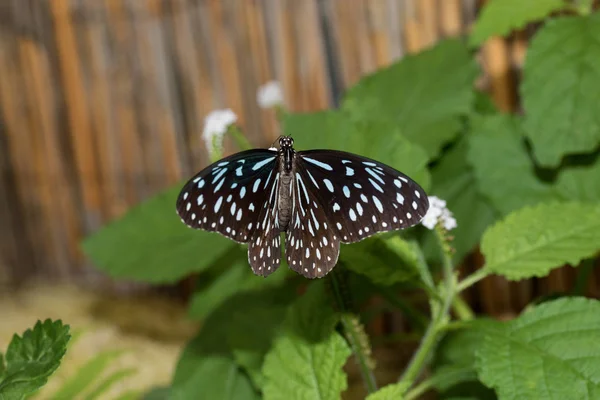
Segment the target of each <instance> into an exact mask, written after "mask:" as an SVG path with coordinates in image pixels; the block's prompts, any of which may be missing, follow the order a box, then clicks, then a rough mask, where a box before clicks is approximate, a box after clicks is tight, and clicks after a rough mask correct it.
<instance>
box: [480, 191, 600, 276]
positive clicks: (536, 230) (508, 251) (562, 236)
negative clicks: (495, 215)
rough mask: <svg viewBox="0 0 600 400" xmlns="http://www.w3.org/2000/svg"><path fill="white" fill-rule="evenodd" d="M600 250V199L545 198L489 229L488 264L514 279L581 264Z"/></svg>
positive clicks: (485, 248) (484, 247) (491, 269)
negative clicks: (597, 201)
mask: <svg viewBox="0 0 600 400" xmlns="http://www.w3.org/2000/svg"><path fill="white" fill-rule="evenodd" d="M598 250H600V204H588V203H576V202H568V203H542V204H539V205H537V206H534V207H525V208H523V209H521V210H518V211H515V212H513V213H511V214H509V215H508V217H506V218H505V219H504V220H502V221H500V222H498V223H497V224H495V225H494V226H492V227H491V228H490V229H488V230H487V231H486V232H485V234H484V235H483V240H482V242H481V251H482V253H483V254H484V256H485V262H486V263H485V266H484V268H485V269H486V270H488V271H489V272H491V273H495V274H499V275H503V276H505V277H507V278H508V279H511V280H518V279H523V278H530V277H533V276H545V275H546V274H548V272H550V270H551V269H552V268H555V267H559V266H561V265H562V264H565V263H568V264H571V265H573V266H576V265H577V264H578V263H579V262H580V261H581V260H582V259H584V258H587V257H591V256H593V255H594V254H596V252H598Z"/></svg>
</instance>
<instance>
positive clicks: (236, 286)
mask: <svg viewBox="0 0 600 400" xmlns="http://www.w3.org/2000/svg"><path fill="white" fill-rule="evenodd" d="M247 254H248V253H247V250H246V249H245V248H241V247H240V246H237V245H233V246H232V247H231V250H230V251H229V252H228V254H226V255H225V256H224V257H222V258H221V259H220V260H219V262H218V263H216V264H217V267H218V269H220V270H222V269H223V266H222V265H229V266H228V267H227V268H226V269H225V270H224V271H219V272H220V273H219V274H218V275H217V276H216V277H215V278H214V279H213V280H209V279H206V280H202V282H201V286H199V287H198V288H197V289H196V291H195V292H194V294H193V295H192V298H191V301H190V306H189V310H188V315H189V316H190V317H191V318H194V319H203V318H206V317H207V316H208V315H209V314H210V313H211V312H212V311H214V310H215V309H216V308H217V307H219V306H220V305H221V304H222V303H223V302H224V301H225V300H227V299H228V298H230V297H231V296H233V295H235V294H239V293H242V292H246V291H250V290H260V289H262V288H264V287H275V286H277V285H281V284H282V283H283V281H284V280H285V278H286V276H288V271H289V269H287V268H286V267H285V266H284V265H281V266H280V267H279V270H277V271H275V272H274V273H273V274H271V275H269V277H268V279H265V278H263V277H260V276H257V275H255V274H254V273H253V272H252V270H251V268H250V266H249V265H248V255H247Z"/></svg>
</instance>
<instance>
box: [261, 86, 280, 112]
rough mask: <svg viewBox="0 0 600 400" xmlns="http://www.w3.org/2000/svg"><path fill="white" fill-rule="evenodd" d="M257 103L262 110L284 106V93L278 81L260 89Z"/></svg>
mask: <svg viewBox="0 0 600 400" xmlns="http://www.w3.org/2000/svg"><path fill="white" fill-rule="evenodd" d="M256 101H257V102H258V105H259V106H260V108H271V107H275V106H278V105H281V104H283V91H282V90H281V85H280V84H279V82H277V81H270V82H267V83H265V84H264V85H262V86H261V87H259V88H258V92H257V93H256Z"/></svg>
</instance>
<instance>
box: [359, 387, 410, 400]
mask: <svg viewBox="0 0 600 400" xmlns="http://www.w3.org/2000/svg"><path fill="white" fill-rule="evenodd" d="M408 386H409V385H408V384H405V383H393V384H391V385H386V386H384V387H382V388H381V389H379V390H378V391H376V392H375V393H371V394H370V395H368V396H367V399H366V400H402V398H403V397H402V396H403V395H404V393H405V392H406V390H407V389H408Z"/></svg>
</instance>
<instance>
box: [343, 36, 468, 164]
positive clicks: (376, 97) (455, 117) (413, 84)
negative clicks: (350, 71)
mask: <svg viewBox="0 0 600 400" xmlns="http://www.w3.org/2000/svg"><path fill="white" fill-rule="evenodd" d="M477 74H478V68H477V64H476V63H475V61H474V59H473V57H472V56H471V54H470V53H469V50H468V49H467V47H466V45H465V44H464V43H463V41H461V40H458V39H449V40H443V41H441V42H439V43H437V44H436V45H435V46H434V47H432V48H430V49H428V50H426V51H423V52H421V53H418V54H415V55H408V56H406V57H404V58H402V59H401V60H400V61H399V62H397V63H395V64H392V65H391V66H389V67H387V68H385V69H382V70H379V71H377V72H375V73H374V74H372V75H369V76H367V77H365V78H363V79H361V80H360V82H359V83H358V84H357V85H356V86H354V87H352V88H351V89H350V90H349V91H348V93H347V94H346V96H345V97H344V99H343V102H342V109H343V111H344V112H345V113H347V115H348V117H349V118H352V119H354V120H358V121H367V120H373V121H386V120H387V121H392V122H393V123H394V124H395V125H396V126H397V127H398V128H399V129H400V133H402V134H403V135H404V136H406V138H408V139H409V140H410V141H411V142H413V143H416V144H419V145H420V146H421V147H422V148H423V149H425V151H426V152H427V154H428V155H429V156H430V157H435V156H436V155H437V153H438V152H439V150H440V149H441V147H442V146H443V145H444V144H445V143H446V142H448V141H450V140H451V139H452V138H453V137H455V135H456V134H457V133H458V132H459V131H460V130H461V128H462V122H461V120H460V118H461V116H463V115H466V114H468V113H469V112H470V110H471V106H472V102H473V93H474V92H473V83H474V80H475V78H476V76H477Z"/></svg>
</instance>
